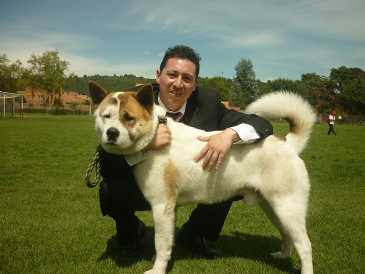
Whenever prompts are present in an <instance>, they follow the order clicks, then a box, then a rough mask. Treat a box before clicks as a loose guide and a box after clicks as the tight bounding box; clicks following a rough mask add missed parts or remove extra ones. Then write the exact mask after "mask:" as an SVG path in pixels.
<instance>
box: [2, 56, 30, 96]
mask: <svg viewBox="0 0 365 274" xmlns="http://www.w3.org/2000/svg"><path fill="white" fill-rule="evenodd" d="M23 74H24V69H23V67H22V63H21V62H20V61H19V60H16V61H15V62H14V63H10V60H9V59H8V57H7V56H6V55H5V54H1V55H0V90H1V91H6V92H16V91H18V90H20V89H23V88H24V87H23V86H24V81H23Z"/></svg>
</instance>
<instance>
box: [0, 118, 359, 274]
mask: <svg viewBox="0 0 365 274" xmlns="http://www.w3.org/2000/svg"><path fill="white" fill-rule="evenodd" d="M286 130H287V126H286V125H285V124H281V123H277V124H275V131H276V132H278V133H283V132H285V131H286ZM337 132H338V135H337V136H336V137H334V136H327V126H326V125H316V126H315V129H314V132H313V135H312V139H311V141H310V143H309V146H308V147H307V149H306V150H305V151H304V153H303V155H302V156H303V158H304V160H305V162H306V164H307V167H308V170H309V174H310V177H311V183H312V190H311V198H310V204H309V212H308V231H309V235H310V238H311V241H312V247H313V259H314V269H315V273H365V233H364V231H365V215H364V212H365V172H364V169H365V144H364V142H365V127H363V126H354V125H338V126H337ZM96 142H97V140H96V138H95V134H94V125H93V119H92V118H91V117H86V116H62V117H59V116H29V117H25V118H24V119H22V120H20V119H3V120H1V119H0V208H1V209H0V273H12V274H13V273H14V274H18V273H34V274H35V273H37V274H38V273H98V274H99V273H143V271H145V270H147V269H149V268H150V267H151V265H152V262H151V257H152V253H153V245H152V242H151V243H150V247H149V250H148V252H147V253H146V256H145V257H143V258H141V259H138V260H137V259H135V260H132V259H126V258H122V257H121V256H120V255H119V253H120V251H121V250H120V247H119V246H118V244H117V242H116V240H115V237H114V234H115V231H114V224H113V221H112V219H111V218H108V217H103V216H101V213H100V210H99V205H98V195H97V189H96V188H95V189H89V188H87V187H86V186H85V184H84V182H83V177H84V171H85V168H86V166H87V164H88V162H89V160H90V158H91V157H92V155H93V152H94V149H95V146H96ZM247 172H249V171H247ZM191 209H192V207H183V208H180V209H179V210H178V220H177V226H178V227H179V226H180V225H181V224H182V223H183V222H184V221H185V220H186V219H187V217H188V215H189V213H190V211H191ZM138 215H139V216H140V217H141V218H142V220H143V221H144V222H146V224H147V225H148V226H149V228H150V230H151V231H152V220H151V215H150V213H149V212H142V213H138ZM278 236H279V235H278V233H277V231H276V230H275V229H274V228H273V226H272V225H271V224H270V222H269V221H268V220H267V219H266V217H265V216H264V214H263V213H262V212H261V210H260V209H259V208H257V207H248V206H246V205H244V204H243V203H242V202H236V203H235V204H234V206H233V207H232V209H231V211H230V214H229V217H228V218H227V221H226V223H225V226H224V230H223V232H222V236H221V238H220V239H219V241H218V242H217V243H216V246H217V247H218V248H219V249H221V250H222V251H223V252H224V253H223V256H222V257H221V258H219V259H216V260H205V259H201V258H196V257H194V256H192V255H191V254H189V253H187V252H185V251H183V250H179V249H177V252H176V256H175V257H176V258H175V261H174V265H173V269H172V270H171V272H170V273H172V274H174V273H181V274H186V273H299V268H300V264H299V259H298V256H297V255H296V254H295V255H293V257H292V258H291V259H290V260H282V261H280V260H279V261H278V260H274V259H272V258H271V257H270V256H269V253H270V252H273V251H276V250H278V249H279V247H280V242H279V238H278Z"/></svg>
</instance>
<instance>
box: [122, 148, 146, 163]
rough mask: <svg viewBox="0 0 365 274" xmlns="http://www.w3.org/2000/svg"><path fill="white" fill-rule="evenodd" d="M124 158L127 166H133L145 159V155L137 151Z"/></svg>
mask: <svg viewBox="0 0 365 274" xmlns="http://www.w3.org/2000/svg"><path fill="white" fill-rule="evenodd" d="M124 158H125V160H126V161H127V163H128V165H130V166H135V165H136V164H139V163H140V162H142V161H143V160H144V159H145V154H144V152H142V151H139V152H136V153H134V154H131V155H125V156H124Z"/></svg>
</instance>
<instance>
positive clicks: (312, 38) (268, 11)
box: [0, 0, 365, 81]
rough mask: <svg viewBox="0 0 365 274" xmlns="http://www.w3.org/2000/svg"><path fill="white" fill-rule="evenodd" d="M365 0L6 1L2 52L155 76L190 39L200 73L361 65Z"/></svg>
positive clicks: (281, 74) (267, 74) (78, 68)
mask: <svg viewBox="0 0 365 274" xmlns="http://www.w3.org/2000/svg"><path fill="white" fill-rule="evenodd" d="M364 14H365V1H364V0H341V1H340V0H321V1H316V0H266V1H264V0H255V1H251V0H250V1H246V0H220V1H216V0H201V1H199V0H184V1H182V0H180V1H174V0H150V1H148V0H145V1H142V0H125V1H124V0H118V1H115V0H113V1H107V0H105V1H100V0H99V1H95V0H89V1H81V0H72V1H70V0H57V1H53V0H44V1H42V0H12V1H5V0H0V54H6V55H7V57H8V58H9V59H10V60H11V61H15V60H17V59H19V60H20V61H22V62H23V64H24V65H25V64H26V61H27V60H28V59H29V58H30V57H31V55H32V54H36V55H40V54H42V53H43V52H45V51H50V50H57V51H58V52H59V54H60V57H61V59H63V60H66V61H68V62H69V70H68V73H75V74H77V75H79V76H82V75H85V74H86V75H92V74H100V75H113V74H116V75H123V74H134V75H136V76H144V77H148V78H154V75H155V72H156V70H157V69H158V66H159V64H160V62H161V59H162V56H163V54H164V52H165V50H166V49H167V48H169V47H172V46H174V45H177V44H184V45H189V46H191V47H192V48H194V49H195V50H196V51H197V52H198V53H199V54H200V57H201V73H200V75H201V76H203V77H213V76H223V77H226V78H233V77H234V75H235V69H234V67H235V65H236V64H237V63H238V62H239V60H240V59H241V58H244V59H250V60H251V61H252V63H253V66H254V71H255V73H256V78H257V79H260V80H262V81H267V80H271V79H276V78H287V79H293V80H295V79H300V78H301V75H302V74H304V73H317V74H320V75H323V76H328V75H329V73H330V70H331V68H335V67H339V66H342V65H344V66H347V67H359V68H361V69H363V70H364V69H365V15H364Z"/></svg>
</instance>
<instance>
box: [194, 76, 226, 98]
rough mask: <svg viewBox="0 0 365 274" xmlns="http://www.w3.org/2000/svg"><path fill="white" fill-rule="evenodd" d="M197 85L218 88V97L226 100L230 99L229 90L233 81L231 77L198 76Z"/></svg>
mask: <svg viewBox="0 0 365 274" xmlns="http://www.w3.org/2000/svg"><path fill="white" fill-rule="evenodd" d="M199 85H200V86H201V87H204V88H206V89H217V90H219V95H220V99H221V100H223V101H228V100H229V99H230V92H231V90H232V88H233V82H232V80H231V79H226V78H223V77H219V76H218V77H212V78H208V77H206V78H200V79H199Z"/></svg>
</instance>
